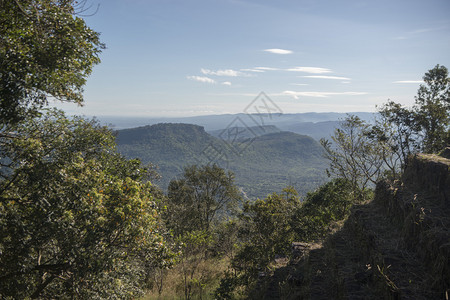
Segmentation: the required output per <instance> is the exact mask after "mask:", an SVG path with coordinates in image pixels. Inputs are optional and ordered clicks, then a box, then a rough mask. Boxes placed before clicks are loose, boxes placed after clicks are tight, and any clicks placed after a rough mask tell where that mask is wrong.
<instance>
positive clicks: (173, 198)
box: [166, 165, 241, 235]
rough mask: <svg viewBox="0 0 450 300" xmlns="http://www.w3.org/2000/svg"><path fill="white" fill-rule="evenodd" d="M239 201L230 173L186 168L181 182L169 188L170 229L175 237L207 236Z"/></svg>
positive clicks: (208, 167) (177, 180) (210, 168)
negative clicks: (191, 233) (193, 233)
mask: <svg viewBox="0 0 450 300" xmlns="http://www.w3.org/2000/svg"><path fill="white" fill-rule="evenodd" d="M240 198H241V197H240V194H239V190H238V189H237V188H236V186H235V185H234V175H233V173H232V172H230V171H228V172H226V171H225V170H224V169H222V168H220V167H219V166H217V165H212V166H203V167H198V166H195V165H193V166H190V167H187V168H186V169H185V170H184V174H183V178H181V179H175V180H172V181H171V182H170V184H169V188H168V202H167V203H168V205H167V207H168V210H167V212H168V214H167V216H166V217H167V218H166V219H167V221H168V224H169V228H171V229H173V231H174V234H175V235H179V234H183V233H185V232H189V231H193V230H203V231H206V232H208V231H210V229H211V227H212V225H213V224H214V223H215V222H218V221H219V220H220V219H226V218H227V216H229V215H230V213H231V212H232V210H233V208H234V207H235V205H236V204H237V202H238V200H239V199H240Z"/></svg>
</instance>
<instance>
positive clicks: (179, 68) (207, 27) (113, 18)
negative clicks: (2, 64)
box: [57, 0, 450, 117]
mask: <svg viewBox="0 0 450 300" xmlns="http://www.w3.org/2000/svg"><path fill="white" fill-rule="evenodd" d="M88 1H89V3H90V5H92V7H91V8H90V10H88V11H87V12H86V13H85V14H90V15H89V16H85V17H84V19H85V20H86V23H87V24H88V25H89V26H90V27H91V28H92V29H94V30H95V31H98V32H100V33H101V39H102V42H104V43H105V44H106V46H107V49H105V50H104V51H103V52H102V53H101V54H100V58H101V60H102V62H101V64H99V65H97V66H96V67H95V68H94V71H93V73H92V74H91V76H90V77H89V78H88V82H87V84H86V86H85V93H84V98H85V105H84V106H83V107H77V106H76V105H75V104H71V103H65V104H57V106H58V107H60V108H63V109H64V110H66V111H67V112H68V113H70V114H83V115H87V116H98V117H101V116H127V117H128V116H130V117H132V116H136V117H137V116H139V117H143V116H146V117H147V116H148V117H178V116H180V117H182V116H198V115H212V114H228V113H241V112H243V111H244V109H245V108H246V107H247V105H248V104H249V103H251V102H252V101H253V100H254V99H255V97H257V96H258V94H259V93H260V92H264V93H265V94H266V95H267V96H268V97H269V98H270V99H271V100H272V101H273V102H274V103H276V105H277V106H278V107H279V108H280V109H281V111H282V112H284V113H302V112H362V111H375V110H376V105H382V104H383V103H385V102H386V101H388V99H390V100H394V101H396V102H400V103H402V104H404V105H406V106H410V105H412V104H413V102H414V96H415V95H416V93H417V89H418V87H419V85H420V84H421V80H422V77H423V75H424V73H425V72H426V71H427V70H429V69H432V68H433V67H434V66H435V65H437V64H440V65H444V66H447V67H450V17H449V13H450V1H448V0H428V1H424V0H420V1H417V0H388V1H385V0H377V1H373V0H370V1H365V0H340V1H335V0H294V1H288V0H277V1H274V0H259V1H257V0H88Z"/></svg>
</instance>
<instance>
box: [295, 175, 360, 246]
mask: <svg viewBox="0 0 450 300" xmlns="http://www.w3.org/2000/svg"><path fill="white" fill-rule="evenodd" d="M359 197H360V194H359V193H355V192H354V191H353V187H352V184H351V182H350V181H348V180H346V179H344V178H335V179H333V180H331V181H330V182H327V183H326V184H324V185H322V186H320V187H319V188H318V189H317V190H315V191H313V192H309V193H308V194H307V196H306V198H305V200H304V201H303V202H302V205H301V206H300V207H298V208H297V209H296V211H295V213H294V215H293V221H292V222H293V224H295V226H294V230H295V232H296V234H297V238H298V240H300V241H307V242H309V241H314V240H317V239H320V238H322V237H324V236H325V235H326V234H327V233H328V232H329V231H330V228H331V227H332V226H333V223H336V222H338V221H340V220H343V219H345V218H346V217H347V216H348V214H349V212H350V208H351V206H352V205H353V204H354V203H356V202H358V201H360V199H358V198H359Z"/></svg>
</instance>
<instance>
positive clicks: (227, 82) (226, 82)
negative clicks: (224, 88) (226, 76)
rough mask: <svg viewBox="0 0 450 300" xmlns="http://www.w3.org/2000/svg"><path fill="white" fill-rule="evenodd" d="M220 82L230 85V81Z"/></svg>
mask: <svg viewBox="0 0 450 300" xmlns="http://www.w3.org/2000/svg"><path fill="white" fill-rule="evenodd" d="M222 84H223V85H228V86H230V85H231V82H229V81H224V82H222Z"/></svg>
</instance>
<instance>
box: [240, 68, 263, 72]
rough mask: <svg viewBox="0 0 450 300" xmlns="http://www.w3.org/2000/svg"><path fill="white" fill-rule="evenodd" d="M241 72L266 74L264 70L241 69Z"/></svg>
mask: <svg viewBox="0 0 450 300" xmlns="http://www.w3.org/2000/svg"><path fill="white" fill-rule="evenodd" d="M241 71H244V72H254V73H264V71H263V70H258V69H256V68H255V69H241Z"/></svg>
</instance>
